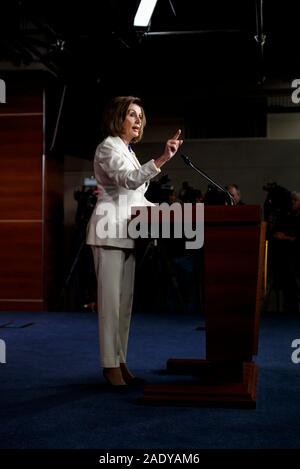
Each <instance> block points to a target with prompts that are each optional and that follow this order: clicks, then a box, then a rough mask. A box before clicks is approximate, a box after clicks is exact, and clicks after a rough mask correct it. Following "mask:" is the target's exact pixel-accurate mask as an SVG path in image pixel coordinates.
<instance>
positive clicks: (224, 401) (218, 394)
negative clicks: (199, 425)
mask: <svg viewBox="0 0 300 469" xmlns="http://www.w3.org/2000/svg"><path fill="white" fill-rule="evenodd" d="M167 369H168V371H174V372H175V371H176V374H180V373H183V374H193V375H194V376H196V379H195V382H192V383H186V384H185V383H171V384H153V385H151V384H149V385H146V386H145V387H144V397H143V403H146V404H165V405H166V404H170V405H173V404H175V405H180V404H181V405H191V406H201V407H229V408H244V409H255V408H256V384H257V366H256V365H255V363H253V362H244V363H243V364H226V363H223V364H220V363H212V362H208V361H207V360H185V359H182V360H180V359H179V360H178V359H170V360H168V363H167ZM198 378H199V379H198Z"/></svg>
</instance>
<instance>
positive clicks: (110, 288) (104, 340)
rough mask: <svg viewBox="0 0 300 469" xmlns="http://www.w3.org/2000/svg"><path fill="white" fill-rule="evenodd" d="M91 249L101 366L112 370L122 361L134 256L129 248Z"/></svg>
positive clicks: (126, 336)
mask: <svg viewBox="0 0 300 469" xmlns="http://www.w3.org/2000/svg"><path fill="white" fill-rule="evenodd" d="M92 249H93V255H94V262H95V269H96V275H97V279H98V298H97V300H98V312H99V313H98V314H99V338H100V357H101V364H102V366H103V367H104V368H114V367H118V366H119V365H120V363H125V362H126V354H127V344H128V335H129V326H130V318H131V309H132V301H133V288H134V271H135V256H134V251H133V250H132V249H128V250H123V249H118V248H110V247H96V246H93V247H92Z"/></svg>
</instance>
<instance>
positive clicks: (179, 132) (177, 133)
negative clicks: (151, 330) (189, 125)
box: [171, 129, 181, 140]
mask: <svg viewBox="0 0 300 469" xmlns="http://www.w3.org/2000/svg"><path fill="white" fill-rule="evenodd" d="M180 134H181V129H178V130H177V132H176V134H175V135H174V137H172V138H171V140H178V137H179V135H180Z"/></svg>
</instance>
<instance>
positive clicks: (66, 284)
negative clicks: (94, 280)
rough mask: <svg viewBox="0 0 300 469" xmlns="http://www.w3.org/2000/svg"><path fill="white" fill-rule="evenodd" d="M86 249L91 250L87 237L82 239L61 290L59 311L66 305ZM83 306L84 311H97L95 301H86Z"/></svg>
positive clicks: (58, 303)
mask: <svg viewBox="0 0 300 469" xmlns="http://www.w3.org/2000/svg"><path fill="white" fill-rule="evenodd" d="M84 248H86V249H89V248H88V246H87V245H86V240H85V236H83V237H82V239H81V242H80V245H79V248H78V249H77V252H76V254H75V256H74V259H73V261H72V264H71V267H70V270H69V273H68V275H67V277H66V280H65V282H64V285H63V287H62V289H61V292H60V294H59V297H58V301H57V309H59V308H61V307H63V306H64V303H65V302H64V300H65V296H66V292H67V289H68V288H69V286H70V283H71V280H72V278H73V275H74V273H75V271H76V268H77V266H78V264H79V261H80V258H81V257H82V254H83V251H84ZM85 274H86V273H85ZM82 306H83V308H84V309H91V310H92V311H95V302H93V301H92V302H89V301H84V304H83V305H82Z"/></svg>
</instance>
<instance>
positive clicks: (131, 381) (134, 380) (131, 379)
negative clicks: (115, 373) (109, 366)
mask: <svg viewBox="0 0 300 469" xmlns="http://www.w3.org/2000/svg"><path fill="white" fill-rule="evenodd" d="M120 369H121V373H122V376H123V379H124V381H125V383H126V384H128V385H129V386H138V385H142V384H145V383H146V381H145V380H144V379H143V378H138V377H137V376H134V375H133V374H132V373H131V371H130V370H129V369H128V368H127V366H126V364H125V363H120Z"/></svg>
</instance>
